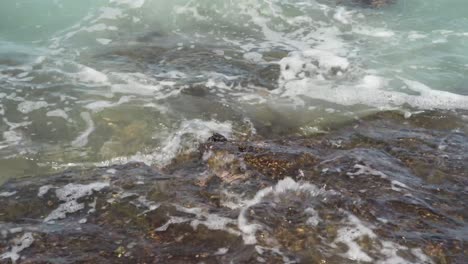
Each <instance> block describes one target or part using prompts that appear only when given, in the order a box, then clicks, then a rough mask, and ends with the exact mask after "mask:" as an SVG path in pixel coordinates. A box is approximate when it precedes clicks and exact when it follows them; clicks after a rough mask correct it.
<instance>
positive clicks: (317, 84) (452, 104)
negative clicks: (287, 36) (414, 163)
mask: <svg viewBox="0 0 468 264" xmlns="http://www.w3.org/2000/svg"><path fill="white" fill-rule="evenodd" d="M403 81H404V82H405V84H406V85H407V86H408V89H410V90H413V91H416V92H418V93H420V95H410V94H406V93H402V92H397V91H388V90H383V89H382V88H384V86H385V83H386V81H385V79H383V78H381V77H378V76H374V75H367V76H365V77H364V78H363V79H362V82H361V83H359V84H358V85H354V86H353V85H348V86H343V85H341V86H338V87H330V83H329V82H327V81H323V80H314V79H311V78H303V79H298V80H291V81H288V82H286V83H285V84H284V86H283V89H280V90H278V91H277V92H276V93H279V94H280V95H281V96H282V97H288V98H292V99H298V97H299V96H307V97H310V98H313V99H319V100H324V101H327V102H332V103H336V104H341V105H346V106H351V105H357V104H363V105H368V106H372V107H378V108H391V107H395V106H402V105H404V104H408V105H410V106H412V107H415V108H418V109H445V110H450V109H464V110H468V96H464V95H458V94H454V93H450V92H445V91H439V90H433V89H431V88H429V87H427V86H426V85H424V84H422V83H420V82H417V81H410V80H403Z"/></svg>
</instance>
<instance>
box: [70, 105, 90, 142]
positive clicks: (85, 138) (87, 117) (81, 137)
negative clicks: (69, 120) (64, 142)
mask: <svg viewBox="0 0 468 264" xmlns="http://www.w3.org/2000/svg"><path fill="white" fill-rule="evenodd" d="M81 118H82V119H83V120H84V121H85V122H86V126H87V128H86V130H85V131H83V133H81V135H79V136H78V137H77V138H76V139H75V140H73V142H72V143H71V144H72V146H74V147H77V148H81V147H84V146H86V145H87V144H88V137H89V135H90V134H91V133H93V131H94V122H93V119H92V118H91V115H90V114H89V113H87V112H82V113H81Z"/></svg>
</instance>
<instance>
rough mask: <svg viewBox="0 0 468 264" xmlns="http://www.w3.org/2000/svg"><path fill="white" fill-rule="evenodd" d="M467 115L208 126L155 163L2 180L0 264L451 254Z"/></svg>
mask: <svg viewBox="0 0 468 264" xmlns="http://www.w3.org/2000/svg"><path fill="white" fill-rule="evenodd" d="M407 117H408V116H407ZM466 123H467V122H466V115H463V114H458V115H453V114H452V113H449V112H447V113H440V112H428V113H421V114H417V115H415V116H413V117H410V118H405V117H403V116H402V115H401V114H400V113H397V112H384V113H379V114H375V115H372V116H370V117H367V118H363V119H361V120H359V121H356V122H352V123H350V124H345V125H342V126H340V127H335V128H330V131H328V132H327V133H323V134H320V135H316V136H311V137H306V138H281V139H278V140H267V141H264V140H257V141H239V142H237V141H228V140H227V139H225V138H224V137H223V136H222V135H215V136H214V137H212V138H210V140H208V141H207V142H206V143H205V144H203V145H202V146H200V151H199V152H195V153H192V154H190V155H185V156H181V157H178V158H177V159H176V160H174V162H173V163H172V164H171V165H170V166H167V167H166V168H164V169H162V170H161V169H156V168H152V167H149V166H147V165H144V164H141V163H131V164H127V165H121V166H112V167H105V168H94V169H89V170H81V171H80V170H71V171H66V172H64V173H60V174H57V175H52V176H47V177H35V178H27V179H17V180H10V181H9V182H7V183H6V184H4V185H3V186H1V187H0V195H2V198H1V199H0V207H1V208H2V210H1V212H0V232H1V233H0V263H11V262H14V261H17V262H20V263H160V262H164V263H200V262H204V263H228V262H229V261H234V262H235V263H257V262H261V261H264V262H266V263H284V262H291V263H295V262H299V263H344V262H346V263H358V262H359V263H362V262H364V263H366V262H374V261H381V262H382V263H386V262H385V261H390V260H399V261H407V262H410V263H415V262H417V263H433V262H434V263H464V262H465V261H466V256H467V254H468V246H467V245H468V233H467V231H466V230H467V227H468V223H467V218H468V215H467V212H468V207H467V205H466V203H465V201H467V200H468V188H467V186H468V175H467V173H468V156H467V153H468V135H467V134H468V133H467V132H468V127H467V125H466ZM374 263H375V262H374Z"/></svg>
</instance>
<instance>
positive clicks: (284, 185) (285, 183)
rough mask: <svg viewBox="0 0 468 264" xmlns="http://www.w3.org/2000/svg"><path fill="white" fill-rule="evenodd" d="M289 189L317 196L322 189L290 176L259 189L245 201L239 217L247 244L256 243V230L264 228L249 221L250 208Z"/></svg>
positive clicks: (239, 226)
mask: <svg viewBox="0 0 468 264" xmlns="http://www.w3.org/2000/svg"><path fill="white" fill-rule="evenodd" d="M287 191H295V192H299V191H302V192H309V193H311V194H312V195H313V196H317V195H319V194H320V193H321V191H320V189H318V188H317V187H316V186H315V185H312V184H310V183H297V182H295V181H294V180H293V179H291V178H289V177H287V178H285V179H283V180H281V181H279V182H278V183H277V184H276V185H275V186H270V187H267V188H265V189H262V190H260V191H258V192H257V193H256V194H255V196H254V198H252V199H251V200H248V201H245V202H244V206H243V207H242V209H241V211H240V213H239V217H238V219H237V225H238V228H239V230H240V231H241V232H242V236H243V239H244V243H245V244H247V245H251V244H256V243H257V238H256V232H257V231H258V230H261V229H262V226H261V225H259V224H252V223H249V220H248V219H247V211H248V210H249V208H250V207H252V206H253V205H255V204H258V203H260V202H261V201H262V200H263V199H264V198H265V197H266V196H268V195H278V194H282V193H286V192H287Z"/></svg>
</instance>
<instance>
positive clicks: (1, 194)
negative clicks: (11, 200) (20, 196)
mask: <svg viewBox="0 0 468 264" xmlns="http://www.w3.org/2000/svg"><path fill="white" fill-rule="evenodd" d="M16 193H17V191H13V192H1V193H0V197H10V196H13V195H15V194H16Z"/></svg>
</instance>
